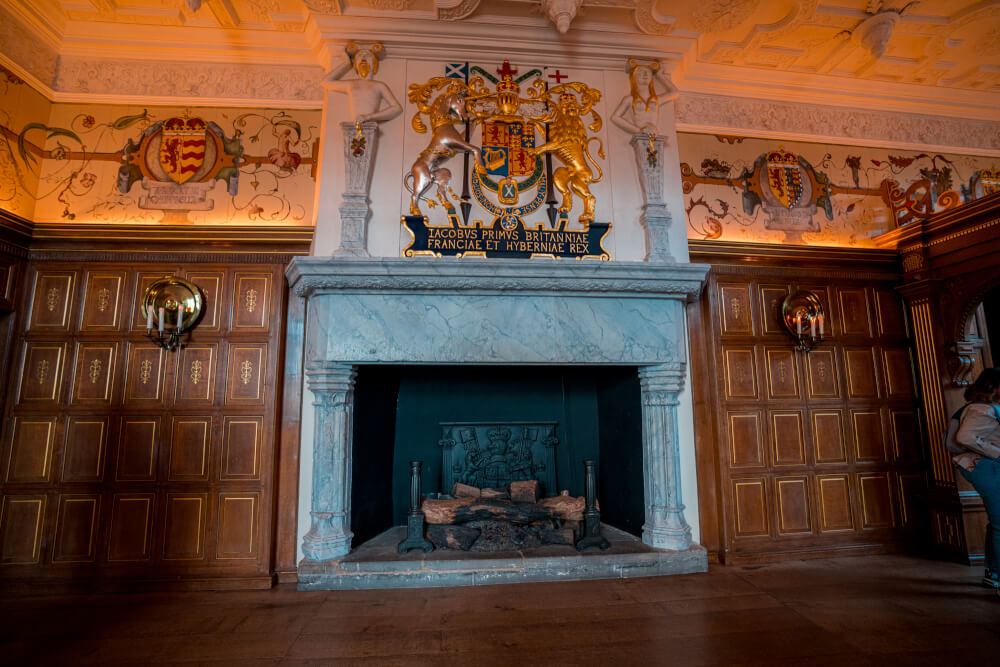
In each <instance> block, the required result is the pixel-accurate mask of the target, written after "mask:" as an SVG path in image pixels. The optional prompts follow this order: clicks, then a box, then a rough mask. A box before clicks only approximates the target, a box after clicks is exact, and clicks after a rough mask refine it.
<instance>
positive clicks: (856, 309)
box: [839, 287, 872, 336]
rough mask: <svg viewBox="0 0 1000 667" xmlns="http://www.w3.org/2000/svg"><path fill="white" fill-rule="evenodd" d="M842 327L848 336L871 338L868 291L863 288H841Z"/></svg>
mask: <svg viewBox="0 0 1000 667" xmlns="http://www.w3.org/2000/svg"><path fill="white" fill-rule="evenodd" d="M839 292H840V326H841V331H842V332H843V333H844V334H846V335H856V336H871V335H872V324H871V318H870V317H869V316H868V291H867V290H866V289H864V288H863V287H859V288H856V289H844V288H841V289H840V290H839Z"/></svg>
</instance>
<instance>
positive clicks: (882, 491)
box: [858, 473, 892, 528]
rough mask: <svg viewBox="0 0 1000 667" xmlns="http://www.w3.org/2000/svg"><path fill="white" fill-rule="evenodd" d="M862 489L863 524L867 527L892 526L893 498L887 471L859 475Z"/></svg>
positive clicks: (859, 484) (859, 485)
mask: <svg viewBox="0 0 1000 667" xmlns="http://www.w3.org/2000/svg"><path fill="white" fill-rule="evenodd" d="M858 487H859V488H860V489H861V525H862V526H863V527H865V528H889V527H890V526H892V499H891V495H890V493H889V475H888V474H887V473H870V474H869V473H866V474H861V475H858Z"/></svg>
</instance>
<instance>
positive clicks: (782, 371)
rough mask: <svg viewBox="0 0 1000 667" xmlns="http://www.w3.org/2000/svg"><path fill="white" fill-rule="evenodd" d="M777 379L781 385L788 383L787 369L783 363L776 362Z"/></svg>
mask: <svg viewBox="0 0 1000 667" xmlns="http://www.w3.org/2000/svg"><path fill="white" fill-rule="evenodd" d="M778 378H779V379H780V380H781V382H782V384H784V383H785V382H787V381H788V369H787V368H786V367H785V362H784V361H779V362H778Z"/></svg>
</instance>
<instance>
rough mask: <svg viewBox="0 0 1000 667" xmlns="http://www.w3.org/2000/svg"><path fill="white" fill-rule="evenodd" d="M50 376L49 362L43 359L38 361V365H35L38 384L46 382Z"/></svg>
mask: <svg viewBox="0 0 1000 667" xmlns="http://www.w3.org/2000/svg"><path fill="white" fill-rule="evenodd" d="M48 376H49V362H48V361H46V360H45V359H42V360H41V361H39V362H38V366H37V367H35V377H36V378H38V384H45V379H46V378H47V377H48Z"/></svg>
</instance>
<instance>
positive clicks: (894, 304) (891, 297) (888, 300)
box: [875, 289, 906, 336]
mask: <svg viewBox="0 0 1000 667" xmlns="http://www.w3.org/2000/svg"><path fill="white" fill-rule="evenodd" d="M875 305H876V311H877V313H878V328H879V333H880V334H881V335H883V336H905V335H906V319H905V316H904V315H903V303H902V301H901V300H900V298H899V294H897V293H896V292H895V291H892V290H884V289H878V290H875Z"/></svg>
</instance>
